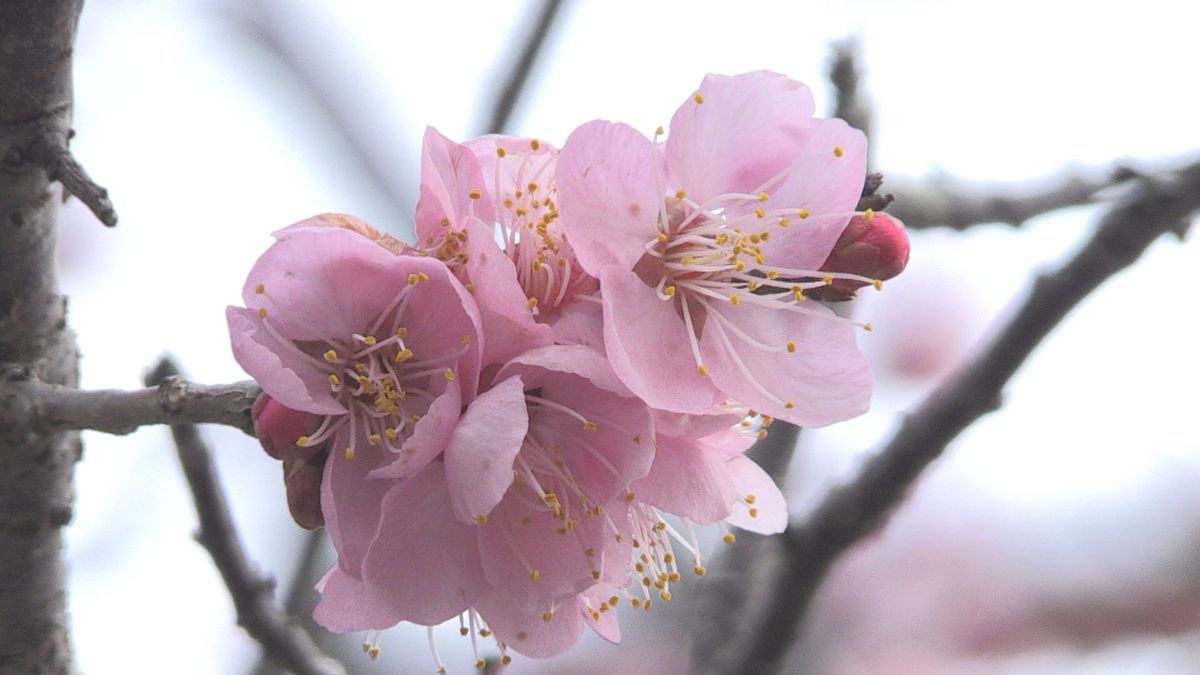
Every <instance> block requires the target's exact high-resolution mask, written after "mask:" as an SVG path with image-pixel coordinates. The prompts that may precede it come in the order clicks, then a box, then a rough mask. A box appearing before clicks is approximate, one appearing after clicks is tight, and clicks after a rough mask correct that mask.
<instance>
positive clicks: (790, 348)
mask: <svg viewBox="0 0 1200 675" xmlns="http://www.w3.org/2000/svg"><path fill="white" fill-rule="evenodd" d="M787 350H788V353H789V354H795V353H796V341H795V340H788V343H787Z"/></svg>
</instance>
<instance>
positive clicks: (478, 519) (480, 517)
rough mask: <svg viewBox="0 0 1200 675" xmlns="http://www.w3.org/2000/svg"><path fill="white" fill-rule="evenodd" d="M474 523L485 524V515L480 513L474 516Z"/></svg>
mask: <svg viewBox="0 0 1200 675" xmlns="http://www.w3.org/2000/svg"><path fill="white" fill-rule="evenodd" d="M475 524H477V525H487V516H485V515H483V514H482V513H481V514H479V515H477V516H475Z"/></svg>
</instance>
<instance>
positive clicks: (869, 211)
mask: <svg viewBox="0 0 1200 675" xmlns="http://www.w3.org/2000/svg"><path fill="white" fill-rule="evenodd" d="M862 217H863V220H865V221H867V222H868V223H869V222H871V219H872V218H874V217H875V209H867V210H866V211H863V215H862Z"/></svg>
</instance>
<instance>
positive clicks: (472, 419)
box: [445, 377, 529, 523]
mask: <svg viewBox="0 0 1200 675" xmlns="http://www.w3.org/2000/svg"><path fill="white" fill-rule="evenodd" d="M528 430H529V413H528V410H527V409H526V404H525V385H524V383H523V382H521V378H520V377H510V378H508V379H506V380H504V381H503V382H501V383H500V384H497V385H496V386H494V387H492V388H491V389H489V390H488V391H486V392H484V393H482V394H480V395H479V396H477V397H476V398H475V400H474V401H473V402H472V403H471V405H470V406H468V407H467V410H466V412H464V413H463V416H462V418H461V419H460V420H459V422H458V425H457V426H456V427H455V428H454V434H453V435H452V436H451V437H450V444H449V446H448V447H447V448H446V455H445V457H446V481H447V484H448V485H449V488H450V501H451V503H452V504H453V505H454V512H455V514H457V516H458V519H459V520H461V521H463V522H466V523H474V522H476V520H477V518H479V517H480V516H483V517H485V519H486V516H487V514H489V513H491V512H492V509H493V508H495V506H496V504H498V503H499V502H500V499H501V498H502V497H504V493H505V492H506V491H507V490H508V487H509V486H510V485H512V482H513V460H514V459H516V457H517V453H518V452H520V450H521V445H522V444H523V443H524V441H525V434H526V432H527V431H528Z"/></svg>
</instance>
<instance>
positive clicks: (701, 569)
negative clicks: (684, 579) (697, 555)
mask: <svg viewBox="0 0 1200 675" xmlns="http://www.w3.org/2000/svg"><path fill="white" fill-rule="evenodd" d="M692 571H693V572H695V573H696V576H698V577H702V576H704V575H705V574H707V573H708V570H706V569H704V565H696V566H695V567H693V568H692Z"/></svg>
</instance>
